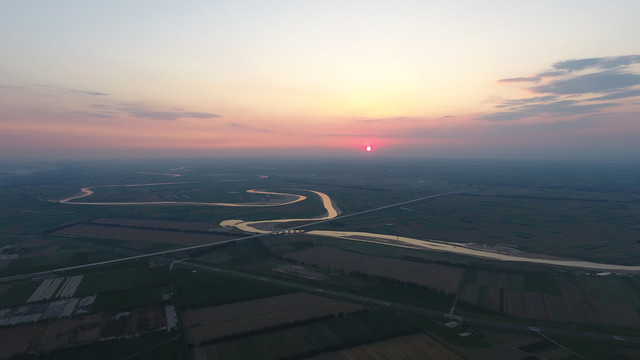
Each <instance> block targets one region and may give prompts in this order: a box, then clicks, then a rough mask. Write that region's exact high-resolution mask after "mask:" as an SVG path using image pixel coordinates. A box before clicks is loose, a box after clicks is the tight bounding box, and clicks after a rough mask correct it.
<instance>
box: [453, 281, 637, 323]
mask: <svg viewBox="0 0 640 360" xmlns="http://www.w3.org/2000/svg"><path fill="white" fill-rule="evenodd" d="M553 281H554V282H555V283H556V284H557V286H558V288H559V289H560V292H561V294H560V295H553V294H548V293H547V294H545V293H540V292H536V291H527V290H525V287H526V286H525V282H524V276H522V275H518V274H512V273H499V272H493V271H492V272H489V271H482V270H480V271H478V275H477V277H476V279H475V280H474V281H473V282H465V284H464V286H463V288H462V292H461V294H460V300H462V301H466V302H469V303H472V304H475V305H479V306H482V307H484V308H486V309H490V310H493V311H499V310H500V309H499V304H500V301H502V302H503V312H504V313H505V314H507V315H511V316H516V317H522V318H529V319H536V320H544V321H560V322H573V323H585V324H603V325H617V326H628V327H635V328H638V327H640V314H638V312H637V311H636V310H635V309H637V308H640V294H638V292H637V291H636V290H635V289H634V288H633V287H632V286H631V285H630V284H629V282H628V281H627V279H625V278H623V277H614V276H606V277H596V276H581V277H577V276H555V277H553ZM501 289H503V297H502V299H500V291H501Z"/></svg>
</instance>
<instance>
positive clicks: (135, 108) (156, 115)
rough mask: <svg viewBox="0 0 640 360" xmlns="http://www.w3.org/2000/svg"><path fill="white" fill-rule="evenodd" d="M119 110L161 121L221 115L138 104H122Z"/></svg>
mask: <svg viewBox="0 0 640 360" xmlns="http://www.w3.org/2000/svg"><path fill="white" fill-rule="evenodd" d="M120 110H121V111H123V112H124V113H126V114H127V115H129V116H132V117H136V118H144V119H154V120H161V121H174V120H178V119H185V118H190V119H214V118H219V117H221V116H220V115H218V114H213V113H206V112H194V111H159V110H154V109H150V108H148V107H146V106H144V105H139V104H122V105H120Z"/></svg>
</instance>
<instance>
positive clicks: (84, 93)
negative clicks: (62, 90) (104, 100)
mask: <svg viewBox="0 0 640 360" xmlns="http://www.w3.org/2000/svg"><path fill="white" fill-rule="evenodd" d="M69 92H71V93H74V94H79V95H88V96H109V94H107V93H103V92H99V91H90V90H73V89H71V90H69Z"/></svg>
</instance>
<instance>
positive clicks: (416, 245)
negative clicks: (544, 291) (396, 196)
mask: <svg viewBox="0 0 640 360" xmlns="http://www.w3.org/2000/svg"><path fill="white" fill-rule="evenodd" d="M165 184H175V183H152V184H136V185H107V186H154V185H165ZM300 190H301V191H308V192H311V193H314V194H316V195H317V196H319V197H320V199H321V200H322V205H323V206H324V208H325V210H326V213H325V214H324V215H323V216H320V217H315V218H301V219H277V220H261V221H244V220H224V221H222V222H221V223H220V226H222V227H227V228H229V227H231V228H236V229H239V230H242V231H244V232H248V233H254V234H269V233H274V232H277V231H278V230H277V229H276V228H275V227H276V225H278V224H285V223H291V222H305V221H323V220H330V219H334V218H336V217H338V215H339V213H340V212H339V210H338V209H337V208H336V206H335V205H334V203H333V201H332V200H331V198H330V197H329V196H328V195H327V194H325V193H322V192H319V191H315V190H303V189H300ZM247 192H248V193H253V194H266V195H276V196H281V197H282V199H281V201H278V202H273V201H269V202H254V203H215V202H189V201H187V202H181V201H144V202H81V201H73V200H77V199H81V198H86V197H89V196H91V195H92V194H93V191H92V190H91V187H86V188H82V189H81V193H80V194H79V195H74V196H71V197H68V198H65V199H62V200H58V203H61V204H69V205H96V206H98V205H101V206H124V205H126V206H131V205H201V206H233V207H266V206H283V205H289V204H293V203H296V202H299V201H303V200H305V199H307V197H306V196H303V195H297V194H290V193H282V192H271V191H263V190H247ZM443 195H446V194H443ZM305 233H306V234H309V235H315V236H322V237H330V238H337V239H343V240H350V241H360V242H367V243H374V244H380V245H386V246H396V247H403V248H411V249H423V250H429V251H442V252H448V253H455V254H460V255H467V256H473V257H478V258H484V259H492V260H499V261H513V262H524V263H533V264H545V265H554V266H562V267H569V268H577V269H587V270H597V271H610V272H640V266H631V265H616V264H604V263H596V262H590V261H582V260H573V259H549V258H545V256H543V255H539V254H534V253H520V254H518V255H515V254H508V253H504V252H497V251H491V250H483V249H478V248H475V246H477V245H476V244H469V243H458V244H452V243H446V242H441V241H436V240H425V239H415V238H408V237H403V236H394V235H385V234H376V233H369V232H355V231H333V230H310V231H306V232H305Z"/></svg>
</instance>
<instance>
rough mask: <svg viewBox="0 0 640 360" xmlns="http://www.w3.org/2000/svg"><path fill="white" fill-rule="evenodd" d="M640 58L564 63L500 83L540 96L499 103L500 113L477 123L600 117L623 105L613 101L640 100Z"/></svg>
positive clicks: (491, 114) (609, 58)
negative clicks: (522, 84) (536, 118)
mask: <svg viewBox="0 0 640 360" xmlns="http://www.w3.org/2000/svg"><path fill="white" fill-rule="evenodd" d="M636 64H640V55H626V56H613V57H601V58H588V59H575V60H563V61H559V62H556V63H555V64H553V65H552V69H550V70H547V71H543V72H540V73H538V74H536V75H531V76H523V77H514V78H507V79H501V80H498V82H499V83H528V82H535V83H537V84H536V85H535V86H532V87H528V88H525V90H528V91H529V92H531V93H534V94H536V95H538V96H532V97H528V98H516V99H499V101H498V104H497V105H496V106H495V108H496V109H498V111H496V112H494V113H490V114H485V115H482V116H480V117H478V118H477V119H480V120H486V121H493V122H500V121H514V120H520V119H525V118H535V117H544V118H549V117H567V116H572V115H588V114H598V113H599V112H601V111H602V110H603V109H607V108H615V107H617V106H620V105H623V104H624V103H623V102H611V100H621V99H630V98H635V97H640V70H639V69H638V66H637V65H636Z"/></svg>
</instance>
